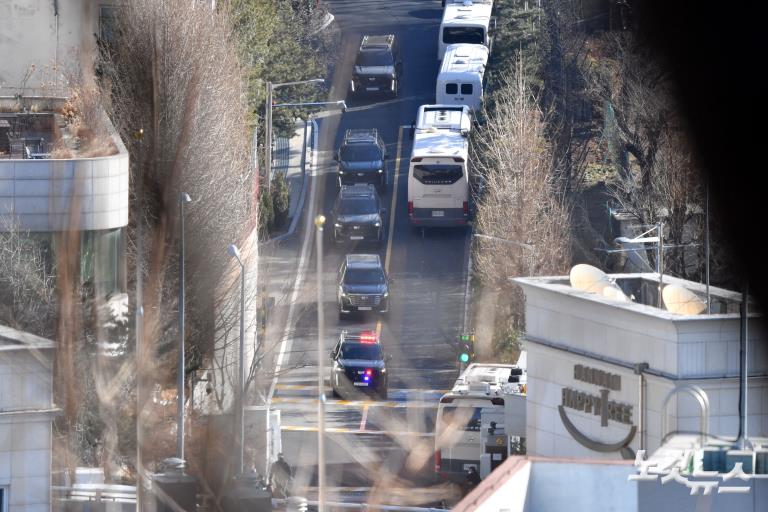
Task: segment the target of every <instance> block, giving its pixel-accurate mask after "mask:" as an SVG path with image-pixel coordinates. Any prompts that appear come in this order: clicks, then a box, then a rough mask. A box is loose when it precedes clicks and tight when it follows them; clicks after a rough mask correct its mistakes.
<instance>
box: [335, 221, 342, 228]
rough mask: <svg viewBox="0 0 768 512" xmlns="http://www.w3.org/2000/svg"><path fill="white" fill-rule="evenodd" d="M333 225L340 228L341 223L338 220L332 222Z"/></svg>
mask: <svg viewBox="0 0 768 512" xmlns="http://www.w3.org/2000/svg"><path fill="white" fill-rule="evenodd" d="M333 226H334V227H336V228H340V227H341V223H340V222H334V223H333Z"/></svg>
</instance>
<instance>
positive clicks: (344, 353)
mask: <svg viewBox="0 0 768 512" xmlns="http://www.w3.org/2000/svg"><path fill="white" fill-rule="evenodd" d="M390 358H391V356H389V355H387V354H385V353H384V351H383V350H382V347H381V343H379V339H378V337H377V336H376V333H375V332H371V331H364V332H361V333H359V334H350V333H348V332H347V331H342V332H341V335H340V336H339V341H338V343H336V346H335V347H334V348H333V350H332V351H331V360H333V368H332V369H331V390H332V391H333V396H335V397H339V396H345V395H354V394H355V392H356V391H359V392H364V393H372V394H376V395H378V396H379V397H380V398H387V383H388V376H387V361H389V360H390ZM353 390H354V391H353Z"/></svg>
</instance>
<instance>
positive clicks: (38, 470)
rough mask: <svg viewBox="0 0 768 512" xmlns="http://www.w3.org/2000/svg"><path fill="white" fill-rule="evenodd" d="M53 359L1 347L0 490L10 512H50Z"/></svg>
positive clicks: (44, 352) (49, 355) (43, 352)
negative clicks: (5, 488)
mask: <svg viewBox="0 0 768 512" xmlns="http://www.w3.org/2000/svg"><path fill="white" fill-rule="evenodd" d="M52 356H53V351H52V350H49V349H46V350H34V351H30V350H26V349H18V348H16V347H13V348H12V349H7V345H5V344H4V342H2V341H0V382H2V383H3V384H2V386H0V486H7V487H8V494H7V499H8V511H9V512H21V511H33V512H38V511H39V512H43V511H49V510H50V508H51V499H50V486H51V412H50V409H51V406H52V383H51V378H52V377H51V375H52V367H53V363H52Z"/></svg>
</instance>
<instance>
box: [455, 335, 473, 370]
mask: <svg viewBox="0 0 768 512" xmlns="http://www.w3.org/2000/svg"><path fill="white" fill-rule="evenodd" d="M474 358H475V335H474V334H462V335H461V336H460V337H459V362H460V363H468V362H470V361H472V360H473V359H474Z"/></svg>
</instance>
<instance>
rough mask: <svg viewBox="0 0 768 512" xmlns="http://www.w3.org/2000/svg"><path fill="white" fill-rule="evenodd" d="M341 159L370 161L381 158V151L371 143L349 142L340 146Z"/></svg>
mask: <svg viewBox="0 0 768 512" xmlns="http://www.w3.org/2000/svg"><path fill="white" fill-rule="evenodd" d="M341 160H344V161H346V162H371V161H373V160H381V151H379V148H378V147H376V146H375V145H373V144H370V145H369V144H350V145H347V146H342V148H341Z"/></svg>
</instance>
